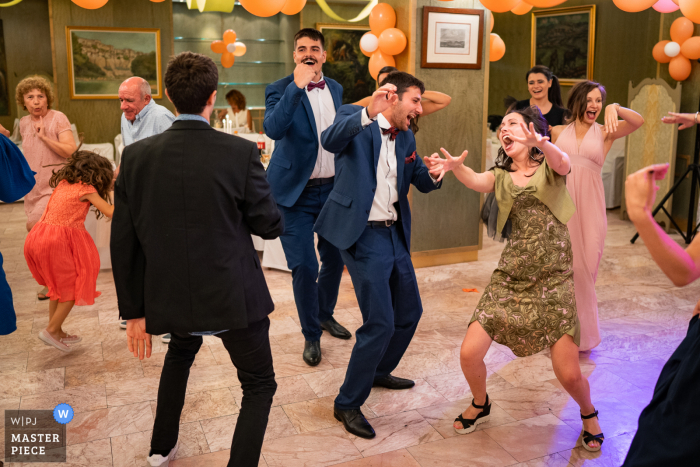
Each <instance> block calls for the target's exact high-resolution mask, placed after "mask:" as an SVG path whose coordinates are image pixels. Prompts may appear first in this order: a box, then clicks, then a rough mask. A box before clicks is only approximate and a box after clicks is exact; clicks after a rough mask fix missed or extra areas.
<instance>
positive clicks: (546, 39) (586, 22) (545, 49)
mask: <svg viewBox="0 0 700 467" xmlns="http://www.w3.org/2000/svg"><path fill="white" fill-rule="evenodd" d="M595 14H596V6H595V5H583V6H579V7H573V8H552V9H548V10H540V11H535V12H533V13H532V40H531V47H530V66H535V65H545V66H547V67H549V69H550V70H552V73H554V74H555V75H556V76H557V78H559V82H560V83H561V84H563V85H573V84H576V83H578V82H580V81H585V80H592V79H593V64H594V58H595V57H594V54H595ZM538 38H539V39H540V44H539V45H538ZM584 43H585V44H584ZM584 53H585V56H583V54H584ZM560 55H563V56H560ZM584 64H585V70H583V66H584Z"/></svg>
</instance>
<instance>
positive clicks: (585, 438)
mask: <svg viewBox="0 0 700 467" xmlns="http://www.w3.org/2000/svg"><path fill="white" fill-rule="evenodd" d="M593 417H596V418H597V417H598V411H597V410H596V411H595V412H593V413H592V414H590V415H583V414H581V420H589V419H591V418H593ZM591 441H598V447H597V448H592V447H590V446H589V445H588V443H590V442H591ZM603 441H605V436H604V435H603V433H598V434H597V435H592V434H590V433H589V432H587V431H586V430H584V429H583V428H581V445H582V446H583V449H585V450H586V451H590V452H598V451H600V448H602V447H603Z"/></svg>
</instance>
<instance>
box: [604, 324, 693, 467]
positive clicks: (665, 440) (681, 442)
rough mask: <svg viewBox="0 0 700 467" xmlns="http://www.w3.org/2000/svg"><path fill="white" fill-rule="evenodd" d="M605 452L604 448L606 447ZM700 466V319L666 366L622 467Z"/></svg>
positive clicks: (643, 413)
mask: <svg viewBox="0 0 700 467" xmlns="http://www.w3.org/2000/svg"><path fill="white" fill-rule="evenodd" d="M603 449H605V447H603ZM698 465H700V315H695V316H693V318H692V319H691V320H690V324H689V325H688V334H687V335H686V336H685V339H683V341H682V342H681V344H680V345H679V346H678V348H677V349H676V351H675V352H673V355H671V358H669V359H668V362H666V365H664V368H663V370H661V374H660V375H659V380H658V381H657V383H656V388H654V397H652V399H651V402H649V405H648V406H647V407H646V408H645V409H644V410H643V411H642V414H641V415H640V416H639V429H638V430H637V434H636V435H635V436H634V439H633V440H632V445H631V446H630V450H629V452H628V453H627V458H626V459H625V463H624V464H623V467H665V466H672V467H695V466H698Z"/></svg>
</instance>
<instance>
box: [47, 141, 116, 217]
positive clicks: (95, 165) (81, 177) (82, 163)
mask: <svg viewBox="0 0 700 467" xmlns="http://www.w3.org/2000/svg"><path fill="white" fill-rule="evenodd" d="M61 180H66V181H67V182H68V183H71V184H73V183H78V182H83V183H85V184H86V185H91V186H94V187H95V189H96V190H97V193H98V194H99V195H100V198H102V199H104V200H105V201H107V202H108V203H109V204H112V202H111V200H110V197H109V192H110V191H111V188H112V183H113V181H114V170H113V169H112V163H111V162H110V161H109V160H108V159H107V158H105V157H102V156H100V155H99V154H96V153H94V152H92V151H81V150H80V148H78V149H77V150H76V151H75V152H74V153H73V154H71V156H70V158H68V159H67V160H66V163H65V164H63V166H62V167H61V168H60V169H58V170H54V171H53V175H52V176H51V180H50V181H49V186H50V187H51V188H56V187H57V186H58V184H59V183H60V182H61ZM102 216H103V214H102V213H101V212H100V211H99V210H97V218H98V219H99V218H100V217H102Z"/></svg>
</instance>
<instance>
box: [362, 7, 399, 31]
mask: <svg viewBox="0 0 700 467" xmlns="http://www.w3.org/2000/svg"><path fill="white" fill-rule="evenodd" d="M394 26H396V12H395V11H394V9H393V8H392V7H391V5H389V4H387V3H378V4H377V6H375V7H374V8H372V11H371V12H370V13H369V28H370V29H371V30H372V34H374V35H375V36H377V37H379V36H380V34H381V33H382V32H384V30H385V29H389V28H393V27H394Z"/></svg>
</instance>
